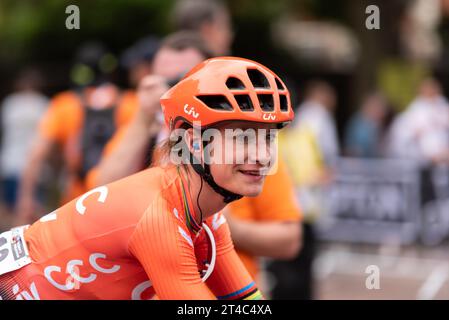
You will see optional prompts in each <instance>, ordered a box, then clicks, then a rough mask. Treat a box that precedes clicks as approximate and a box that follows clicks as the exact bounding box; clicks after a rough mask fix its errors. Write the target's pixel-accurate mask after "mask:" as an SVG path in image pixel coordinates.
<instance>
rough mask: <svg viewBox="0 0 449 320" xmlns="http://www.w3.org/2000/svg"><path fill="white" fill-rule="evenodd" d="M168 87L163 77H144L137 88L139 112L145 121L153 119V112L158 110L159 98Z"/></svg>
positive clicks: (149, 121)
mask: <svg viewBox="0 0 449 320" xmlns="http://www.w3.org/2000/svg"><path fill="white" fill-rule="evenodd" d="M168 89H169V88H168V86H167V84H166V81H165V78H163V77H160V76H155V75H149V76H146V77H144V78H143V79H142V80H141V81H140V83H139V86H138V88H137V97H138V99H139V113H140V115H139V116H140V117H143V118H144V119H142V120H145V121H146V122H148V123H151V122H153V120H154V119H155V114H156V113H157V112H158V111H159V110H160V108H161V107H160V102H159V99H160V98H161V96H162V95H163V94H164V93H165V91H167V90H168Z"/></svg>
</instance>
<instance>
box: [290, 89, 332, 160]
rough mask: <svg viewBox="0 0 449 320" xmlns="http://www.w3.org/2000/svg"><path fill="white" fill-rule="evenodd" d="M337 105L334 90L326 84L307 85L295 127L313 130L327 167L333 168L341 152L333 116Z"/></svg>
mask: <svg viewBox="0 0 449 320" xmlns="http://www.w3.org/2000/svg"><path fill="white" fill-rule="evenodd" d="M335 105H336V95H335V91H334V89H333V88H332V87H331V86H330V85H329V84H327V83H326V82H323V81H312V82H310V83H309V84H308V85H307V88H306V90H305V100H304V102H303V103H302V104H301V105H300V106H299V111H298V114H297V116H296V120H295V123H294V126H299V127H307V128H309V129H310V130H312V132H313V134H314V135H315V137H316V140H317V143H318V148H319V149H320V153H321V154H322V156H323V159H324V162H325V164H326V166H332V164H333V163H334V162H335V160H336V157H337V156H338V155H339V152H340V151H339V150H340V147H339V143H338V139H337V130H336V126H335V120H334V117H333V114H332V113H333V111H334V109H335Z"/></svg>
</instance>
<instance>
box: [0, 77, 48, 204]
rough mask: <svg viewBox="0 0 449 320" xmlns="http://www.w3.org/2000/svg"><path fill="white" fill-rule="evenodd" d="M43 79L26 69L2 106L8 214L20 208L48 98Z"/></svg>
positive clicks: (0, 167)
mask: <svg viewBox="0 0 449 320" xmlns="http://www.w3.org/2000/svg"><path fill="white" fill-rule="evenodd" d="M42 82H43V79H42V77H41V75H40V73H39V72H38V71H36V70H34V69H26V70H24V71H23V72H22V73H21V74H20V75H19V76H18V78H17V81H16V84H15V89H16V91H15V92H14V93H12V94H10V95H9V96H7V97H6V98H5V100H4V101H3V103H2V107H1V112H2V116H1V119H2V124H1V126H2V131H3V135H2V143H1V151H0V172H1V180H2V183H1V185H2V188H1V189H2V191H3V192H2V197H1V199H2V201H3V202H4V203H5V205H6V209H7V211H10V212H12V211H13V210H14V208H15V205H16V200H17V193H18V189H19V181H20V177H21V176H22V173H23V170H24V168H25V164H26V159H27V156H28V153H29V151H30V147H31V145H30V142H31V141H32V138H33V136H34V133H35V131H36V128H37V125H38V122H39V121H40V119H41V117H42V115H43V114H44V112H45V109H46V107H47V105H48V99H47V97H45V96H44V95H43V94H41V93H40V92H39V88H40V87H41V85H42Z"/></svg>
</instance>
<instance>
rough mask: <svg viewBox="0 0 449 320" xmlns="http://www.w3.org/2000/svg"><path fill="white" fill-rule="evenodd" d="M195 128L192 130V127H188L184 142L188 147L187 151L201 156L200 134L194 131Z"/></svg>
mask: <svg viewBox="0 0 449 320" xmlns="http://www.w3.org/2000/svg"><path fill="white" fill-rule="evenodd" d="M196 131H197V130H194V129H193V128H189V129H187V130H186V131H185V134H184V139H185V142H186V145H187V147H188V148H189V151H190V152H191V153H192V154H193V155H196V156H199V157H200V156H201V149H202V144H201V134H199V133H198V132H196Z"/></svg>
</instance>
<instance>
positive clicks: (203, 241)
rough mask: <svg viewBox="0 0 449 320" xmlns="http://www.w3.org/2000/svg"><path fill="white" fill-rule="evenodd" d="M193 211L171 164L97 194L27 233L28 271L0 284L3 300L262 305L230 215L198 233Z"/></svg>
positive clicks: (212, 220) (185, 188)
mask: <svg viewBox="0 0 449 320" xmlns="http://www.w3.org/2000/svg"><path fill="white" fill-rule="evenodd" d="M192 208H193V207H192V203H191V198H190V194H189V190H188V186H187V179H186V177H185V176H183V175H182V174H181V172H180V171H179V170H178V169H177V168H176V167H174V166H171V167H167V168H159V167H154V168H151V169H147V170H144V171H141V172H139V173H137V174H135V175H132V176H129V177H127V178H124V179H122V180H118V181H116V182H113V183H111V184H108V185H105V186H101V187H98V188H95V189H92V190H90V191H89V192H87V193H85V194H83V195H82V196H80V197H78V198H76V199H74V200H73V201H71V202H69V203H68V204H66V205H64V206H63V207H61V208H59V209H57V210H55V211H54V212H52V213H50V214H48V215H46V216H44V217H43V218H41V219H40V220H39V221H37V222H36V223H34V224H33V225H31V226H30V227H29V228H28V229H26V230H25V232H24V239H25V242H26V245H27V246H26V247H27V248H28V252H29V256H30V259H31V263H29V264H27V265H26V266H24V267H22V268H20V269H18V270H16V271H11V272H8V273H5V274H4V275H1V276H0V296H1V297H0V299H151V298H153V297H154V296H155V295H156V296H157V298H159V299H214V298H219V299H257V298H261V294H260V292H259V290H258V289H257V287H256V285H255V284H254V282H253V280H252V278H251V276H250V275H249V273H248V272H247V270H246V269H245V267H244V266H243V264H242V262H241V261H240V259H239V258H238V256H237V254H236V253H235V251H234V247H233V244H232V241H231V238H230V233H229V229H228V226H227V223H226V220H225V218H224V216H222V215H221V213H217V214H215V215H213V216H211V217H208V218H207V219H206V220H205V221H204V224H203V225H202V226H199V225H198V224H197V223H196V221H195V219H193V217H194V216H195V215H194V213H192V210H193V209H192ZM213 244H215V245H213ZM0 249H1V244H0ZM0 260H1V259H0ZM0 267H1V261H0ZM0 269H1V268H0ZM210 270H213V271H212V273H210ZM206 274H207V279H205V277H203V278H202V276H206ZM203 280H205V281H204V282H203Z"/></svg>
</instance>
